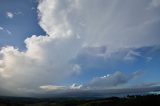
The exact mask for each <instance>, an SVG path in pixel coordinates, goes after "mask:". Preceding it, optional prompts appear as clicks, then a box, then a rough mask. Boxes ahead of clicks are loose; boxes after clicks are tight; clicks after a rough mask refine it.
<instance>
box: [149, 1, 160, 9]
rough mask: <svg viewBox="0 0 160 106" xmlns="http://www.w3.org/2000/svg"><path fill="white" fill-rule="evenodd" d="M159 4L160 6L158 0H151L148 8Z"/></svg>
mask: <svg viewBox="0 0 160 106" xmlns="http://www.w3.org/2000/svg"><path fill="white" fill-rule="evenodd" d="M159 6H160V0H151V3H150V8H152V7H159Z"/></svg>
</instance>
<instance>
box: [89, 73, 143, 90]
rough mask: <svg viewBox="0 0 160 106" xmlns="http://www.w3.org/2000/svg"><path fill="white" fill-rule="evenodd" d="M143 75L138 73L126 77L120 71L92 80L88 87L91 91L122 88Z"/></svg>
mask: <svg viewBox="0 0 160 106" xmlns="http://www.w3.org/2000/svg"><path fill="white" fill-rule="evenodd" d="M140 75H142V72H140V71H137V72H134V73H132V74H130V75H126V74H124V73H122V72H120V71H117V72H115V73H113V74H110V75H107V76H102V77H96V78H94V79H92V80H91V82H90V83H89V84H88V85H87V86H86V87H87V88H89V89H98V90H100V89H111V88H116V87H122V86H123V85H125V84H127V83H128V82H129V81H131V80H133V79H135V78H137V77H139V76H140Z"/></svg>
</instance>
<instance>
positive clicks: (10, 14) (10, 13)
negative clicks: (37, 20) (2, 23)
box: [6, 12, 14, 18]
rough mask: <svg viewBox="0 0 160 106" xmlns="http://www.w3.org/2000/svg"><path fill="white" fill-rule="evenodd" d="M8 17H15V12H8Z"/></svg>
mask: <svg viewBox="0 0 160 106" xmlns="http://www.w3.org/2000/svg"><path fill="white" fill-rule="evenodd" d="M6 15H7V17H8V18H13V17H14V14H13V13H12V12H6Z"/></svg>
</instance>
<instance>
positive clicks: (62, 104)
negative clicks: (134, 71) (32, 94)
mask: <svg viewBox="0 0 160 106" xmlns="http://www.w3.org/2000/svg"><path fill="white" fill-rule="evenodd" d="M139 105H140V106H142V105H143V106H145V105H147V106H148V105H149V106H160V95H145V96H138V95H137V96H126V97H123V98H119V97H110V98H101V99H91V98H39V99H38V98H20V97H0V106H139Z"/></svg>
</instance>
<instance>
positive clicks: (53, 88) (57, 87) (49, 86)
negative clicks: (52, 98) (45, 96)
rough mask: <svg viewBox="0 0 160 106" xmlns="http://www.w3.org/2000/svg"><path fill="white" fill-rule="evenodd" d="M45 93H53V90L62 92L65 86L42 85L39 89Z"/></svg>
mask: <svg viewBox="0 0 160 106" xmlns="http://www.w3.org/2000/svg"><path fill="white" fill-rule="evenodd" d="M39 88H40V89H42V90H45V91H55V90H64V89H65V86H55V85H44V86H40V87H39Z"/></svg>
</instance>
